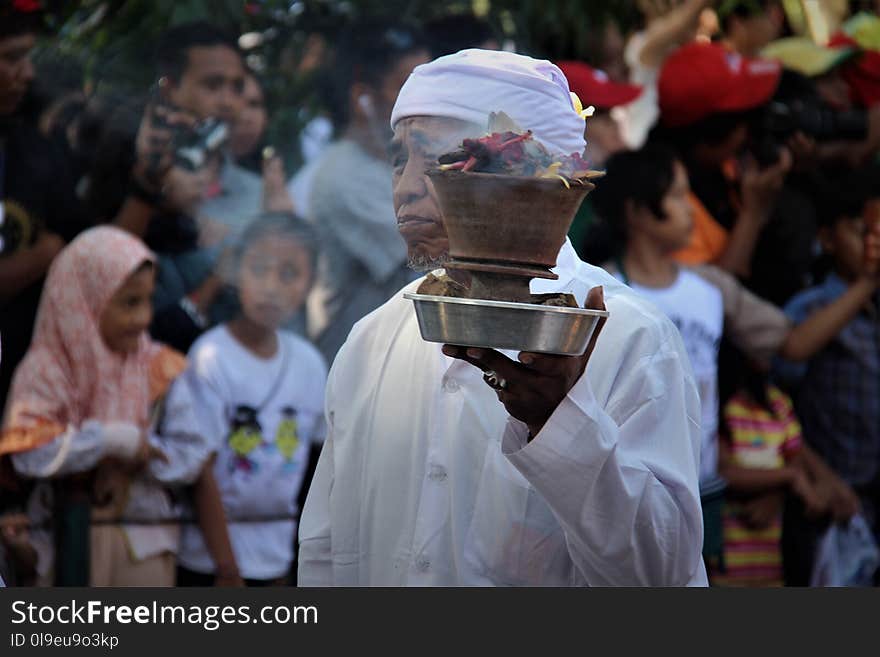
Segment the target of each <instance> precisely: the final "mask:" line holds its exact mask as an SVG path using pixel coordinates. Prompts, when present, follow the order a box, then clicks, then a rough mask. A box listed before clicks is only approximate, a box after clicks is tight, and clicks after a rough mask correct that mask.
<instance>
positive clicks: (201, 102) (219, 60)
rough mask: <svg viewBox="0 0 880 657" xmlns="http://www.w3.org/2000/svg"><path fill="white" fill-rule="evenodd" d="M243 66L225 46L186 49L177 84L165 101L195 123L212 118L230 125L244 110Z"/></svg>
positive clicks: (173, 81) (173, 85) (233, 52)
mask: <svg viewBox="0 0 880 657" xmlns="http://www.w3.org/2000/svg"><path fill="white" fill-rule="evenodd" d="M244 78H245V72H244V64H243V63H242V61H241V57H240V56H239V54H238V53H237V52H235V51H234V50H233V49H232V48H229V47H227V46H206V47H203V46H196V47H194V48H190V49H189V54H188V57H187V65H186V68H185V69H184V71H183V73H182V75H181V76H180V80H172V81H171V86H170V88H169V91H168V99H169V100H170V101H171V102H172V103H173V104H174V105H176V106H177V107H179V108H181V109H183V110H186V111H188V112H192V113H193V114H194V115H195V116H196V117H197V118H199V119H206V118H208V117H214V118H217V119H220V120H222V121H225V122H226V123H229V124H232V123H234V122H235V120H236V119H237V118H238V115H239V113H240V112H241V110H242V108H243V106H244Z"/></svg>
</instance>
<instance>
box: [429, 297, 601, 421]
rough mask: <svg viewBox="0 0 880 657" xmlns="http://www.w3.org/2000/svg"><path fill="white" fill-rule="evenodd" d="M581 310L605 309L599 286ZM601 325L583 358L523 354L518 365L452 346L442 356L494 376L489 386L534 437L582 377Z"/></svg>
mask: <svg viewBox="0 0 880 657" xmlns="http://www.w3.org/2000/svg"><path fill="white" fill-rule="evenodd" d="M584 307H585V308H588V309H592V310H605V297H604V292H603V289H602V288H601V287H594V288H593V289H591V290H590V292H589V294H588V295H587V302H586V303H585V304H584ZM604 325H605V318H602V319H600V320H599V322H598V323H597V325H596V330H595V331H594V332H593V335H592V337H591V339H590V343H589V345H587V349H586V351H585V352H584V354H583V355H582V356H555V355H551V354H536V353H530V352H522V353H520V354H519V362H517V361H513V360H511V359H509V358H508V357H507V356H505V355H504V354H502V353H500V352H498V351H495V350H494V349H480V348H475V347H459V346H453V345H444V346H443V353H444V354H446V355H447V356H450V357H452V358H458V359H460V360H464V361H467V362H468V363H470V364H471V365H474V366H475V367H478V368H479V369H481V370H482V371H483V372H484V373H493V374H494V375H495V376H494V381H492V382H488V383H490V385H492V387H493V388H495V391H496V393H497V394H498V399H499V400H500V401H501V403H502V404H504V407H505V408H506V409H507V412H508V413H509V414H510V415H511V416H512V417H515V418H516V419H518V420H520V421H521V422H523V423H525V424H526V425H527V426H528V428H529V432H530V434H531V436H532V437H534V436H537V435H538V432H540V430H541V428H542V427H543V426H544V424H545V423H546V422H547V420H548V419H549V418H550V416H551V415H552V414H553V412H554V411H555V410H556V408H557V407H558V406H559V404H560V403H561V402H562V400H563V399H565V396H566V395H567V394H568V392H569V390H571V389H572V388H573V387H574V385H575V384H576V383H577V382H578V380H579V379H580V378H581V376H582V375H583V373H584V370H585V369H586V367H587V362H588V361H589V359H590V355H591V354H592V353H593V349H594V348H595V346H596V340H598V338H599V334H600V333H601V331H602V327H603V326H604Z"/></svg>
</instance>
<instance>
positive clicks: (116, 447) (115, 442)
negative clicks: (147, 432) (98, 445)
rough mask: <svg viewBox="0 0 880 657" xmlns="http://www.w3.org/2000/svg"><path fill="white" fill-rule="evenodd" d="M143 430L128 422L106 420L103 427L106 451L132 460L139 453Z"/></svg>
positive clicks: (110, 454) (108, 454)
mask: <svg viewBox="0 0 880 657" xmlns="http://www.w3.org/2000/svg"><path fill="white" fill-rule="evenodd" d="M141 434H142V431H141V429H140V428H138V427H137V426H136V425H134V424H129V423H128V422H105V423H104V425H103V427H102V437H103V439H104V450H105V451H104V453H105V454H106V455H107V456H118V457H119V458H121V459H123V460H126V461H130V460H132V459H133V458H134V457H135V455H136V454H137V453H138V448H139V447H140V444H141Z"/></svg>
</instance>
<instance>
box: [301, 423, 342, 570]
mask: <svg viewBox="0 0 880 657" xmlns="http://www.w3.org/2000/svg"><path fill="white" fill-rule="evenodd" d="M328 427H329V431H328V433H327V438H326V439H325V440H324V446H323V447H322V448H321V456H320V458H319V459H318V466H317V468H316V469H315V475H314V477H312V483H311V486H310V487H309V494H308V497H307V498H306V503H305V506H304V507H303V513H302V521H301V522H300V527H299V536H300V542H299V552H298V555H297V561H298V566H297V567H298V573H297V586H315V587H326V586H332V585H333V565H332V561H331V557H330V495H331V493H332V491H333V427H332V424H331V423H329V422H328Z"/></svg>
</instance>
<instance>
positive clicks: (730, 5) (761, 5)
mask: <svg viewBox="0 0 880 657" xmlns="http://www.w3.org/2000/svg"><path fill="white" fill-rule="evenodd" d="M777 4H779V0H725V1H724V2H722V3H721V4H720V5H719V6H718V8H717V9H716V10H715V11H716V13H717V14H718V19H719V21H720V23H721V29H722V30H723V31H724V32H727V31H728V30H729V29H730V21H731V20H732V19H733V18H738V19H740V20H744V19H747V18H751V17H752V16H758V15H760V14H762V13H764V12H765V11H767V9H768V8H770V7H771V6H772V5H777Z"/></svg>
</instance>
